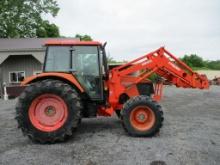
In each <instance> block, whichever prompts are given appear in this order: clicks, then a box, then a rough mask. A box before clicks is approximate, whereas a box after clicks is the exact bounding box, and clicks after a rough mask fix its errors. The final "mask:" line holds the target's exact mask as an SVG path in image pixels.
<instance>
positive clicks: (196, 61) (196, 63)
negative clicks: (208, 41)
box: [180, 54, 205, 67]
mask: <svg viewBox="0 0 220 165" xmlns="http://www.w3.org/2000/svg"><path fill="white" fill-rule="evenodd" d="M180 59H181V60H182V61H183V62H185V63H186V64H187V65H189V66H190V67H205V62H204V61H203V59H202V58H201V57H199V56H197V55H196V54H191V55H184V57H183V58H180Z"/></svg>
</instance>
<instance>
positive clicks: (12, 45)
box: [0, 38, 79, 51]
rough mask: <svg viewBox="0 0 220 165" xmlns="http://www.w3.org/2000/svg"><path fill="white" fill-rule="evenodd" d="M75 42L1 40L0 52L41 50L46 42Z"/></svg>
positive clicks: (35, 39)
mask: <svg viewBox="0 0 220 165" xmlns="http://www.w3.org/2000/svg"><path fill="white" fill-rule="evenodd" d="M54 39H55V40H57V41H59V40H70V39H71V40H75V41H79V39H77V38H15V39H14V38H13V39H11V38H1V39H0V51H7V50H8V51H10V50H30V49H42V48H43V45H44V44H45V42H46V41H48V40H54Z"/></svg>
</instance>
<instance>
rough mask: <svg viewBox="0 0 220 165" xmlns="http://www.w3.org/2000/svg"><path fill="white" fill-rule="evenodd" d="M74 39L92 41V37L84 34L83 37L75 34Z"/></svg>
mask: <svg viewBox="0 0 220 165" xmlns="http://www.w3.org/2000/svg"><path fill="white" fill-rule="evenodd" d="M75 38H79V39H80V41H92V40H93V39H92V37H91V36H89V35H87V34H85V35H81V34H76V35H75Z"/></svg>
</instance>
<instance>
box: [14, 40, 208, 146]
mask: <svg viewBox="0 0 220 165" xmlns="http://www.w3.org/2000/svg"><path fill="white" fill-rule="evenodd" d="M45 45H46V47H47V49H46V56H45V62H44V67H43V73H41V74H39V75H36V76H32V77H29V78H26V79H25V80H24V81H23V82H22V85H25V86H27V87H26V88H25V90H24V91H23V93H22V94H21V95H20V97H19V99H18V103H17V105H16V119H17V122H18V127H19V128H21V130H22V132H23V133H24V135H27V136H28V137H29V138H30V139H31V140H33V141H37V142H39V143H54V142H57V141H63V140H65V139H67V138H68V137H70V136H71V135H72V134H73V132H74V131H75V130H76V128H77V126H78V125H79V124H80V122H81V118H83V117H96V116H112V115H113V114H114V112H115V113H116V114H117V115H118V117H119V118H120V120H121V123H122V125H123V128H124V129H125V131H126V132H127V133H128V134H129V135H131V136H145V137H151V136H154V135H155V134H157V133H158V132H159V130H160V128H161V126H162V122H163V120H164V118H163V111H162V108H161V106H160V105H159V104H158V101H159V100H160V99H161V96H162V89H163V80H166V81H168V82H170V83H172V84H174V85H176V86H177V87H183V88H200V89H207V88H208V87H209V82H208V80H207V78H206V76H205V75H199V74H198V73H195V72H193V70H192V69H191V68H190V67H188V66H187V65H186V64H185V63H183V62H182V61H180V60H179V59H177V58H176V57H175V56H173V55H172V54H171V53H169V52H168V51H167V50H166V49H164V48H163V47H161V48H159V49H158V50H155V51H153V52H151V53H149V54H146V55H144V56H142V57H140V58H137V59H136V60H134V61H131V62H129V63H127V64H124V65H121V66H118V67H115V68H113V69H111V70H109V69H108V64H107V58H106V54H105V44H104V45H102V44H101V43H99V42H95V41H90V42H88V41H87V42H86V41H75V40H62V41H61V40H51V41H48V42H47V43H46V44H45ZM152 74H156V75H158V76H159V77H160V80H158V81H156V82H154V83H153V82H152V81H150V80H149V77H150V76H151V75H152Z"/></svg>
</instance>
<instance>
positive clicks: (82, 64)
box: [72, 46, 103, 100]
mask: <svg viewBox="0 0 220 165" xmlns="http://www.w3.org/2000/svg"><path fill="white" fill-rule="evenodd" d="M72 70H73V71H75V72H74V75H75V76H76V78H77V80H78V81H79V83H80V84H81V85H82V86H83V88H84V89H85V91H86V93H87V94H88V96H89V97H90V98H91V100H102V99H103V84H102V76H101V67H100V53H99V48H98V47H97V46H73V53H72Z"/></svg>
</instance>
